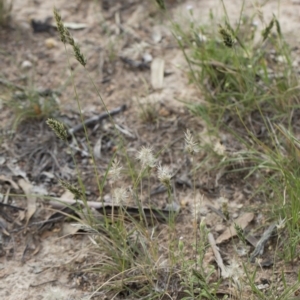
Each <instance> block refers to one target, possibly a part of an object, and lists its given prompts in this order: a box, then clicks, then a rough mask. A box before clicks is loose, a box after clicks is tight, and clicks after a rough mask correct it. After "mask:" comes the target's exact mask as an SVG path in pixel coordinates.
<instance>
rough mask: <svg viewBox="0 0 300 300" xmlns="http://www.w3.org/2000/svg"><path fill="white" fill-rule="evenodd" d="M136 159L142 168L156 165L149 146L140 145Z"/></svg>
mask: <svg viewBox="0 0 300 300" xmlns="http://www.w3.org/2000/svg"><path fill="white" fill-rule="evenodd" d="M136 159H137V160H139V161H140V162H141V164H142V167H143V168H146V167H149V168H153V167H155V165H156V158H155V157H154V155H153V153H152V148H151V147H144V146H142V148H141V150H140V151H139V152H138V154H137V156H136Z"/></svg>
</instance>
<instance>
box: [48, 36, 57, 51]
mask: <svg viewBox="0 0 300 300" xmlns="http://www.w3.org/2000/svg"><path fill="white" fill-rule="evenodd" d="M45 46H46V47H47V48H48V49H52V48H55V47H56V46H57V41H56V40H55V39H53V38H48V39H46V40H45Z"/></svg>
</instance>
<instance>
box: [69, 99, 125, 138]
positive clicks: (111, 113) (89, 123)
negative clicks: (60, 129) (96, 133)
mask: <svg viewBox="0 0 300 300" xmlns="http://www.w3.org/2000/svg"><path fill="white" fill-rule="evenodd" d="M124 110H126V105H125V104H123V105H121V106H119V107H117V108H115V109H112V110H111V111H108V112H105V113H103V114H101V115H99V116H94V117H91V118H89V119H87V120H85V121H84V122H83V123H81V124H78V125H76V126H74V127H73V128H70V129H69V130H68V134H69V135H70V136H72V135H73V134H74V133H75V132H77V131H80V130H82V129H83V128H84V126H86V127H90V126H93V125H95V124H96V123H99V122H101V121H103V120H104V119H107V118H109V117H110V116H114V115H116V114H119V113H121V112H123V111H124Z"/></svg>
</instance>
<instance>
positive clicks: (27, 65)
mask: <svg viewBox="0 0 300 300" xmlns="http://www.w3.org/2000/svg"><path fill="white" fill-rule="evenodd" d="M31 67H32V62H31V61H29V60H24V61H23V62H22V64H21V68H22V69H23V70H29V69H31Z"/></svg>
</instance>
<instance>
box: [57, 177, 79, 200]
mask: <svg viewBox="0 0 300 300" xmlns="http://www.w3.org/2000/svg"><path fill="white" fill-rule="evenodd" d="M59 182H60V184H61V185H62V186H63V187H64V188H66V189H67V190H69V191H70V192H71V193H72V194H73V195H74V196H75V199H82V198H83V193H82V192H81V191H80V190H79V189H78V188H77V187H76V186H74V185H73V184H70V183H69V182H67V181H64V180H59Z"/></svg>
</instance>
